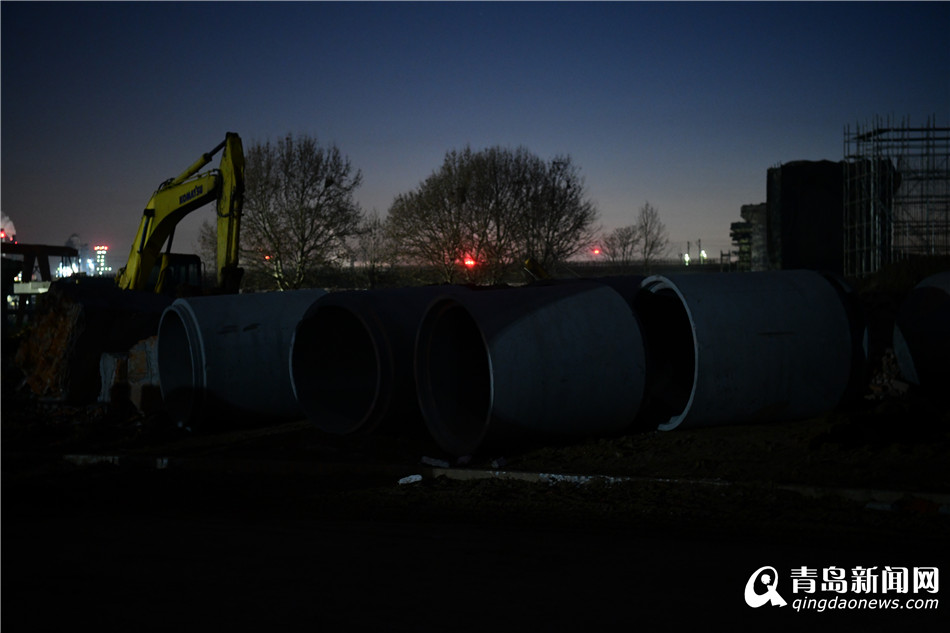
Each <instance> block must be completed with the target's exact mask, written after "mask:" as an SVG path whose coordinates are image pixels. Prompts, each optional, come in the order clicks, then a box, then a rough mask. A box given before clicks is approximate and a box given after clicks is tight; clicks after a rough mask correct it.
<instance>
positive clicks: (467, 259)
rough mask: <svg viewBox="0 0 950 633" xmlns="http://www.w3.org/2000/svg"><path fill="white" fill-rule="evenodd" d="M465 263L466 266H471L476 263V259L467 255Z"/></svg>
mask: <svg viewBox="0 0 950 633" xmlns="http://www.w3.org/2000/svg"><path fill="white" fill-rule="evenodd" d="M463 263H464V264H465V267H466V268H471V267H473V266H474V265H475V260H474V259H472V258H471V257H466V258H465V261H464V262H463Z"/></svg>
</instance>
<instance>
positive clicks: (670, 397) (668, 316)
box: [635, 282, 696, 428]
mask: <svg viewBox="0 0 950 633" xmlns="http://www.w3.org/2000/svg"><path fill="white" fill-rule="evenodd" d="M645 289H646V290H647V292H641V293H639V294H638V295H637V298H636V304H635V305H636V310H637V314H638V315H639V317H640V321H641V324H642V326H643V329H642V332H643V345H644V348H645V352H646V358H647V361H646V362H647V387H646V393H647V395H646V397H645V402H644V404H643V411H642V413H641V414H640V419H639V421H638V425H642V426H646V427H651V428H656V427H657V426H658V425H659V424H661V423H663V422H667V421H669V420H671V419H677V418H679V416H682V415H683V413H684V412H685V411H686V410H687V408H688V407H689V402H690V399H691V398H692V394H693V387H694V384H695V381H696V340H695V337H694V335H693V329H692V326H691V325H690V316H689V313H688V312H687V310H686V305H685V304H684V302H683V301H682V300H681V298H680V297H679V296H678V295H677V294H676V292H675V291H674V290H673V289H672V288H670V287H668V286H666V285H665V284H662V283H661V282H653V283H651V284H648V285H647V286H645Z"/></svg>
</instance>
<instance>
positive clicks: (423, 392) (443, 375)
mask: <svg viewBox="0 0 950 633" xmlns="http://www.w3.org/2000/svg"><path fill="white" fill-rule="evenodd" d="M419 337H420V340H419V346H418V347H419V354H418V356H417V358H416V362H417V374H418V376H420V378H421V380H420V381H419V406H420V408H421V409H422V413H423V415H424V416H425V419H426V425H427V426H428V427H429V431H430V433H431V434H432V436H433V437H434V438H435V440H436V441H437V442H438V443H439V445H441V446H443V447H444V448H446V449H447V450H449V451H450V452H452V453H454V454H456V455H469V454H472V453H474V452H475V450H476V448H477V447H478V446H479V445H480V444H481V442H482V439H483V438H484V437H485V435H486V433H487V430H488V422H489V417H490V413H491V409H492V378H491V371H492V369H491V361H490V359H489V354H488V350H487V347H486V344H485V340H484V339H483V337H482V333H481V330H480V329H479V327H478V324H477V323H476V322H475V319H474V318H473V317H472V315H471V314H469V312H468V310H466V309H465V308H464V307H463V306H461V305H460V304H459V303H458V302H456V301H454V300H451V299H444V300H441V301H439V302H437V303H436V304H435V305H433V306H432V308H431V309H430V310H429V311H428V313H427V314H426V317H425V318H424V319H423V322H422V324H421V326H420V328H419ZM434 343H437V344H434Z"/></svg>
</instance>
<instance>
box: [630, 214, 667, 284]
mask: <svg viewBox="0 0 950 633" xmlns="http://www.w3.org/2000/svg"><path fill="white" fill-rule="evenodd" d="M635 226H636V227H637V232H638V233H639V235H640V240H641V241H640V254H641V255H642V258H641V259H642V260H643V270H644V272H647V273H649V272H650V268H651V266H652V265H653V263H654V262H656V260H658V259H660V258H661V257H663V256H664V255H665V254H666V253H667V251H668V250H669V247H670V237H669V234H668V233H667V232H666V225H665V224H663V222H662V221H661V220H660V213H659V211H657V210H656V207H654V206H653V205H652V204H650V203H649V202H645V203H644V204H643V206H642V207H640V211H639V213H638V214H637V221H636V225H635Z"/></svg>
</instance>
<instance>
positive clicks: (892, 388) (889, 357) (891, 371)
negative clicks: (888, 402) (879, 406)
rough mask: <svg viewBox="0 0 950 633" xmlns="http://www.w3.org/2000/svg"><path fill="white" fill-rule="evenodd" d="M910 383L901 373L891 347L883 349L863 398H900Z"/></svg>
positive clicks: (874, 399)
mask: <svg viewBox="0 0 950 633" xmlns="http://www.w3.org/2000/svg"><path fill="white" fill-rule="evenodd" d="M908 389H910V384H908V383H907V382H906V381H905V380H904V377H903V375H902V374H901V370H900V366H899V365H898V363H897V355H896V354H895V353H894V349H893V348H890V347H889V348H887V349H886V350H884V354H883V355H882V357H881V365H880V367H878V368H877V369H876V370H875V371H874V373H873V375H872V376H871V379H870V381H869V382H868V391H867V394H865V396H864V399H865V400H873V401H876V400H885V399H890V398H900V397H902V396H904V395H905V394H906V393H907V391H908Z"/></svg>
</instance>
